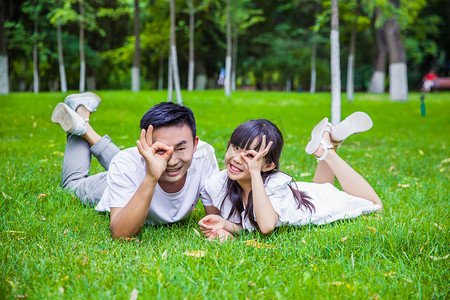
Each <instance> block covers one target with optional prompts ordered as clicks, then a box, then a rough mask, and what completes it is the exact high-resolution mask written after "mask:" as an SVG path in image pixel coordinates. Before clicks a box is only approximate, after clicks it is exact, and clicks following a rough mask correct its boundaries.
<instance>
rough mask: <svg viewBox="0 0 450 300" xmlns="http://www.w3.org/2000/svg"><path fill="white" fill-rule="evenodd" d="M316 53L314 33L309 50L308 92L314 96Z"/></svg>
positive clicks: (315, 36)
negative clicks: (309, 80)
mask: <svg viewBox="0 0 450 300" xmlns="http://www.w3.org/2000/svg"><path fill="white" fill-rule="evenodd" d="M316 53H317V33H315V32H314V35H313V44H312V48H311V85H310V87H309V92H310V93H311V94H314V93H315V92H316Z"/></svg>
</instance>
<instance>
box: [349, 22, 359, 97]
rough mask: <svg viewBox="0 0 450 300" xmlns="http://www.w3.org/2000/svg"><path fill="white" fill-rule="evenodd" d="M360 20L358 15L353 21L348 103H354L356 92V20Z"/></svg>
mask: <svg viewBox="0 0 450 300" xmlns="http://www.w3.org/2000/svg"><path fill="white" fill-rule="evenodd" d="M357 19H358V14H356V18H355V20H354V21H353V28H352V35H351V37H350V49H349V53H348V62H347V101H348V102H353V94H354V92H355V85H354V76H353V74H354V71H355V66H354V60H355V39H356V20H357Z"/></svg>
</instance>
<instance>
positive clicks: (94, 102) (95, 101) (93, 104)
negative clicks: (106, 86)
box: [64, 92, 102, 112]
mask: <svg viewBox="0 0 450 300" xmlns="http://www.w3.org/2000/svg"><path fill="white" fill-rule="evenodd" d="M100 102H102V99H101V98H100V97H99V96H98V95H96V94H94V93H91V92H86V93H80V94H71V95H69V96H67V97H66V99H64V103H65V104H67V105H68V106H69V107H70V108H71V109H73V111H76V110H77V107H78V106H80V105H83V106H84V107H86V108H87V110H89V111H90V112H94V111H96V110H97V107H98V105H99V104H100Z"/></svg>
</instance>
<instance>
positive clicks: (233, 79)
mask: <svg viewBox="0 0 450 300" xmlns="http://www.w3.org/2000/svg"><path fill="white" fill-rule="evenodd" d="M236 31H237V30H236ZM238 37H239V35H238V33H237V32H236V33H235V34H234V38H233V45H232V46H233V57H232V59H231V90H232V91H235V90H236V64H237V50H238V49H237V46H238Z"/></svg>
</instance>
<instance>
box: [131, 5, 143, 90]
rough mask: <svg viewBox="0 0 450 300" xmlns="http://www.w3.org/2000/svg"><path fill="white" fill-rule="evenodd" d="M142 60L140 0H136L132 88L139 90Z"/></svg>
mask: <svg viewBox="0 0 450 300" xmlns="http://www.w3.org/2000/svg"><path fill="white" fill-rule="evenodd" d="M140 61H141V28H140V18H139V0H134V56H133V68H132V69H131V90H132V91H133V92H138V91H139V90H140V89H141V84H140Z"/></svg>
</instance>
